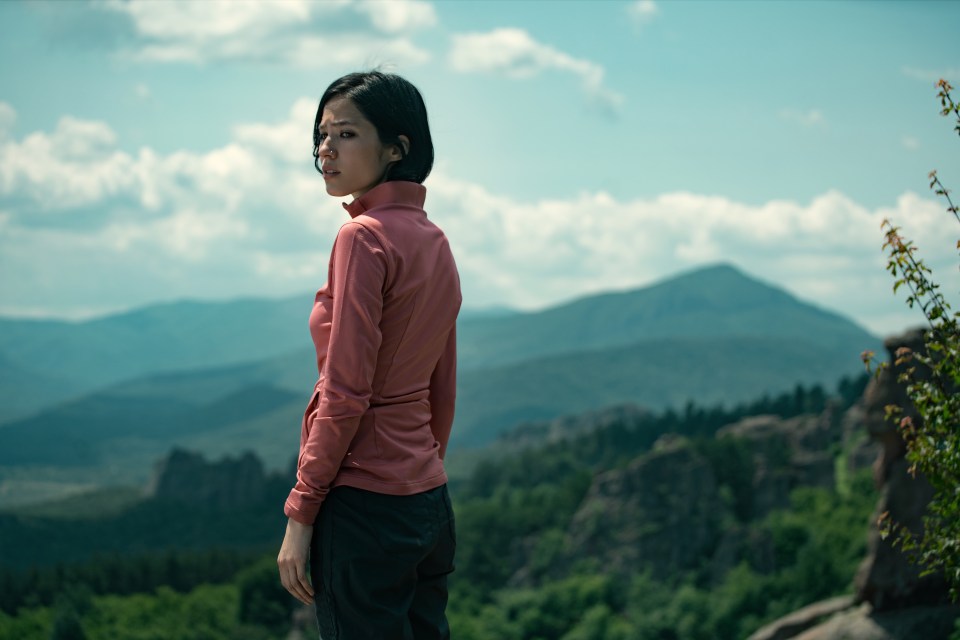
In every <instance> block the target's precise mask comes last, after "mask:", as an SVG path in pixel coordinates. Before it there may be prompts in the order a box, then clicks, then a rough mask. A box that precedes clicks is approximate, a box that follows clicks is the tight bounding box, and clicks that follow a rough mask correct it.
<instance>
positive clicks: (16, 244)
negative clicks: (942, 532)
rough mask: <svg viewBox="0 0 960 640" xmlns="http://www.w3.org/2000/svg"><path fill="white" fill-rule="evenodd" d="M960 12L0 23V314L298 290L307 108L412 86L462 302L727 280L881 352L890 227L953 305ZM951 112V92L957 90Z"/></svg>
mask: <svg viewBox="0 0 960 640" xmlns="http://www.w3.org/2000/svg"><path fill="white" fill-rule="evenodd" d="M957 24H960V3H957V2H947V1H936V2H929V3H925V2H876V3H872V2H816V1H806V2H800V1H796V2H789V1H786V0H783V1H774V2H760V1H750V2H724V1H713V2H694V1H689V0H688V1H682V2H678V1H673V2H671V1H662V2H650V1H649V0H643V1H640V2H635V1H631V2H613V1H610V2H604V1H600V2H576V1H572V0H567V1H558V2H551V1H549V0H537V1H533V2H506V1H493V0H486V1H481V2H469V1H460V0H458V1H456V2H454V1H452V0H448V1H442V2H426V1H408V2H399V1H398V2H379V1H371V2H346V1H344V2H340V1H333V0H331V1H327V2H304V1H298V0H284V1H280V2H243V1H230V2H214V1H205V2H196V3H190V2H170V3H168V2H163V1H160V0H150V1H147V2H137V1H133V2H115V1H111V0H107V1H99V2H89V3H87V2H70V3H67V2H51V3H43V2H30V3H26V2H5V3H0V57H2V58H0V59H2V60H3V64H2V66H0V314H4V315H14V316H41V317H71V318H82V317H89V316H91V315H97V314H102V313H108V312H112V311H116V310H121V309H127V308H131V307H135V306H140V305H144V304H149V303H154V302H161V301H168V300H175V299H182V298H201V299H216V300H219V299H230V298H235V297H239V296H280V295H293V294H298V293H303V294H304V295H305V298H306V299H307V300H309V292H311V291H313V290H315V289H316V288H318V287H319V286H320V285H321V284H323V281H324V279H325V275H326V263H327V256H328V253H329V249H330V246H331V243H332V240H333V237H334V235H335V233H336V230H337V228H338V226H339V224H340V223H342V222H343V220H344V219H345V214H344V212H343V211H342V209H341V208H340V206H339V203H338V202H337V201H334V200H332V199H330V198H329V197H327V196H326V195H325V193H324V191H323V183H322V181H321V180H320V179H319V176H317V175H315V172H314V170H313V166H312V163H311V157H310V145H311V137H310V127H311V124H312V118H313V113H314V110H315V105H316V101H317V99H318V97H319V95H320V94H321V93H322V91H323V89H324V88H325V87H326V85H327V84H328V83H329V82H330V81H331V80H333V79H334V78H336V77H338V76H339V75H342V74H343V73H346V72H349V71H352V70H355V69H358V68H368V67H370V66H374V65H382V66H383V67H384V68H386V69H388V70H393V71H396V72H398V73H401V74H403V75H405V76H406V77H408V78H409V79H410V80H412V81H413V82H414V83H415V84H417V85H418V86H419V87H420V89H421V91H422V92H423V94H424V96H425V99H426V101H427V105H428V108H429V110H430V117H431V123H432V127H433V132H434V139H435V144H436V151H437V164H436V167H435V170H434V173H433V175H431V177H430V178H429V179H428V181H427V187H428V191H429V195H428V200H427V210H428V212H429V214H430V216H431V217H432V218H433V219H434V220H436V221H437V222H438V223H439V224H440V225H441V226H443V227H444V229H445V230H446V231H447V233H448V235H449V236H450V238H451V242H452V244H453V246H454V250H455V252H456V255H457V259H458V263H459V265H460V269H461V275H462V279H463V285H464V294H465V302H466V304H467V305H468V306H472V307H483V306H489V305H510V306H515V307H521V308H528V309H533V308H539V307H543V306H546V305H550V304H555V303H557V302H560V301H564V300H568V299H570V298H573V297H577V296H580V295H584V294H588V293H593V292H597V291H603V290H610V289H627V288H632V287H638V286H643V285H646V284H650V283H652V282H655V281H657V280H659V279H661V278H664V277H667V276H669V275H672V274H675V273H678V272H682V271H686V270H689V269H692V268H695V267H698V266H701V265H706V264H713V263H717V262H727V263H732V264H734V265H736V266H738V267H740V268H742V269H743V270H745V271H747V272H748V273H750V274H752V275H754V276H756V277H758V278H761V279H764V280H767V281H769V282H772V283H776V284H778V285H780V286H783V287H786V288H787V289H788V290H790V291H791V292H793V293H794V294H796V295H798V296H799V297H801V298H803V299H805V300H808V301H811V302H814V303H816V304H818V305H820V306H823V307H826V308H829V309H832V310H835V311H839V312H840V313H843V314H845V315H847V316H849V317H851V318H853V319H854V320H856V321H857V322H859V323H861V324H862V325H864V326H865V327H867V328H868V329H871V330H873V331H875V332H876V333H878V334H887V333H891V332H895V331H899V330H901V329H903V328H905V327H906V326H909V325H912V324H917V323H918V321H919V320H921V318H919V316H917V314H916V313H915V312H911V311H910V310H908V309H907V308H906V306H905V305H904V303H903V300H902V297H901V298H895V297H894V296H893V295H892V293H891V285H892V281H891V279H890V277H889V276H888V275H887V274H886V273H885V271H884V268H883V267H884V258H883V254H882V252H881V250H880V245H881V243H882V235H881V231H880V222H881V220H883V219H884V218H891V219H893V220H894V221H895V222H896V223H897V224H900V225H902V226H903V227H904V228H905V230H906V231H907V233H908V235H910V236H911V237H912V238H914V239H915V240H916V242H917V244H918V246H919V247H920V249H921V251H922V255H923V256H924V257H925V258H926V259H927V261H928V262H929V263H930V264H931V265H932V266H934V268H935V270H936V273H937V275H938V277H939V279H940V280H941V281H942V282H943V284H944V289H945V291H946V292H947V293H948V295H949V296H950V297H951V298H952V299H953V300H955V301H956V302H957V303H960V295H957V294H958V292H960V276H958V270H957V262H958V260H957V253H956V239H957V237H958V236H960V226H958V225H957V223H956V221H955V220H952V219H951V218H950V217H949V216H948V215H947V214H946V213H945V211H944V205H943V203H942V202H938V201H937V200H936V199H935V197H934V196H933V194H932V193H931V192H930V191H929V190H928V188H927V174H928V172H929V171H930V170H931V169H938V171H939V173H940V176H941V178H942V179H943V180H944V182H945V183H946V184H947V185H948V186H953V187H955V188H958V189H960V162H958V157H960V153H958V152H960V139H958V138H957V136H956V133H955V132H953V131H952V126H953V124H954V123H951V122H950V121H949V120H947V119H945V118H943V117H940V116H939V115H938V104H937V101H936V99H935V94H936V90H935V89H934V82H935V81H936V80H937V79H938V78H939V77H945V78H947V79H948V80H950V81H951V82H953V83H954V84H955V85H960V46H957V45H956V42H957V40H956V25H957ZM955 97H960V94H958V95H957V96H955Z"/></svg>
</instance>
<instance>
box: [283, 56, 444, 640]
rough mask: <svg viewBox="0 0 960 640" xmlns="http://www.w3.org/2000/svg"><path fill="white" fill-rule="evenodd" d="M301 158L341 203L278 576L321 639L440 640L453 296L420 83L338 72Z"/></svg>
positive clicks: (321, 295)
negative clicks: (430, 207)
mask: <svg viewBox="0 0 960 640" xmlns="http://www.w3.org/2000/svg"><path fill="white" fill-rule="evenodd" d="M313 153H314V158H315V166H316V167H317V170H318V171H319V172H320V173H321V174H322V175H323V180H324V182H325V183H326V189H327V193H328V194H330V195H332V196H335V197H345V196H353V201H352V202H350V203H349V204H344V205H343V206H344V208H345V209H346V210H347V213H349V215H350V218H351V219H350V221H348V222H347V223H346V224H344V225H343V226H342V227H341V228H340V231H339V232H338V234H337V238H336V241H335V242H334V246H333V251H332V253H331V256H330V265H329V273H328V280H327V284H326V285H325V286H324V287H323V288H322V289H321V290H320V291H319V292H318V293H317V296H316V301H315V304H314V307H313V311H312V313H311V314H310V333H311V336H312V338H313V341H314V344H315V345H316V350H317V367H318V369H319V373H320V379H319V381H318V382H317V384H316V387H315V388H314V392H313V396H312V398H311V400H310V403H309V405H308V406H307V410H306V412H305V414H304V420H303V425H302V429H301V434H300V457H299V461H298V465H297V466H298V469H297V483H296V485H295V486H294V488H293V489H292V490H291V492H290V495H289V497H288V498H287V501H286V504H285V506H284V512H285V513H286V515H287V516H288V522H287V530H286V534H285V536H284V540H283V544H282V546H281V548H280V554H279V556H278V558H277V562H278V564H279V567H280V576H281V581H282V582H283V585H284V587H286V589H287V590H288V591H290V593H292V594H293V595H294V596H296V597H297V598H298V599H299V600H301V601H302V602H304V603H306V604H310V603H311V602H313V603H315V605H316V610H317V622H318V625H319V628H320V634H321V637H322V638H323V639H324V640H330V639H332V638H339V639H341V640H354V639H356V638H370V639H374V638H376V639H377V640H390V639H394V638H396V639H403V640H414V639H416V640H421V639H433V638H449V637H450V632H449V629H448V626H447V621H446V615H445V608H446V602H447V584H446V580H447V574H449V573H450V572H451V571H452V570H453V552H454V546H455V538H454V524H453V514H452V511H451V507H450V498H449V496H448V494H447V488H446V480H447V478H446V473H445V472H444V467H443V456H444V452H445V451H446V446H447V440H448V438H449V435H450V427H451V424H452V422H453V408H454V388H455V378H456V331H455V322H456V318H457V314H458V312H459V309H460V302H461V295H460V281H459V277H458V275H457V268H456V265H455V263H454V260H453V255H452V254H451V252H450V247H449V244H448V243H447V239H446V237H445V236H444V234H443V232H442V231H441V230H440V229H439V228H438V227H437V226H436V225H434V224H433V223H432V222H430V221H429V220H428V219H427V214H426V213H425V212H424V210H423V203H424V199H425V197H426V189H425V188H424V187H423V185H422V182H423V180H424V179H425V178H426V177H427V175H428V174H429V173H430V169H431V167H432V166H433V142H432V140H431V137H430V129H429V125H428V122H427V111H426V107H425V105H424V103H423V99H422V97H421V96H420V92H419V91H417V89H416V87H414V86H413V85H412V84H410V83H409V82H407V81H406V80H404V79H403V78H400V77H398V76H395V75H391V74H385V73H381V72H378V71H373V72H367V73H353V74H350V75H347V76H344V77H342V78H340V79H339V80H336V81H335V82H334V83H333V84H331V85H330V87H328V88H327V90H326V92H325V93H324V94H323V97H322V98H321V99H320V106H319V108H318V109H317V117H316V120H315V122H314V149H313ZM308 561H309V562H310V576H311V577H309V578H308V577H307V573H306V566H307V562H308Z"/></svg>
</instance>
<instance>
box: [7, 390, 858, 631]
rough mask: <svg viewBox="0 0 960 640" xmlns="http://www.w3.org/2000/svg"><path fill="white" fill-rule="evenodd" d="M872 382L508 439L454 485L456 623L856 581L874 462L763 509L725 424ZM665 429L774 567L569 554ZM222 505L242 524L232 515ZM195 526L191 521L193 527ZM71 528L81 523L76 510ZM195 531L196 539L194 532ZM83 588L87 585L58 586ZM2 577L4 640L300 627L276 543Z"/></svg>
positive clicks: (626, 618)
mask: <svg viewBox="0 0 960 640" xmlns="http://www.w3.org/2000/svg"><path fill="white" fill-rule="evenodd" d="M863 383H864V381H863V380H846V381H843V382H842V383H841V385H840V386H839V387H838V389H837V392H836V393H835V394H826V393H824V392H823V391H822V389H820V388H819V387H814V388H804V387H800V386H798V387H797V388H795V389H794V390H793V391H791V392H790V393H787V394H782V395H780V396H777V397H774V398H762V399H760V400H758V401H756V402H754V403H750V404H745V405H742V406H739V407H735V408H733V409H726V408H723V407H713V408H703V407H698V406H696V405H693V404H690V405H688V406H687V407H685V408H684V409H683V410H681V411H667V412H664V413H662V414H660V415H652V414H647V415H645V416H642V417H640V418H638V420H637V421H635V422H633V421H629V420H625V421H623V422H621V423H617V424H610V425H607V426H605V427H604V428H596V429H593V430H590V429H587V430H585V431H582V432H579V433H577V434H575V435H571V436H570V437H567V438H565V439H560V440H558V441H550V442H548V443H541V444H540V445H538V446H529V447H526V448H518V449H516V450H512V451H508V450H507V449H506V448H504V449H501V450H500V451H499V453H498V455H496V456H491V457H490V458H489V459H487V460H486V461H484V462H483V463H481V464H479V465H478V466H477V468H476V469H475V472H474V474H473V475H472V476H471V477H470V478H468V479H467V480H465V481H464V482H462V483H461V484H460V485H459V486H457V487H455V488H454V490H455V496H454V498H455V499H454V505H455V509H456V517H457V531H458V536H459V539H458V549H457V570H456V572H455V573H454V574H453V576H452V578H451V598H450V606H449V609H448V612H449V616H450V621H451V627H452V628H453V632H454V635H455V637H457V638H461V639H462V640H471V639H475V640H489V639H490V638H497V639H502V640H535V639H538V640H548V639H549V640H553V639H557V640H626V639H628V638H630V639H633V638H639V639H640V640H647V639H649V640H653V639H656V640H664V639H667V638H674V639H675V640H699V639H704V640H706V639H708V638H709V639H711V640H712V639H714V638H727V637H729V638H735V637H746V636H747V635H749V633H750V632H752V631H753V630H755V629H756V628H757V627H759V626H760V625H761V624H763V623H764V622H766V621H768V620H771V619H773V618H776V617H779V616H781V615H784V614H786V613H788V612H789V611H792V610H794V609H796V608H797V607H799V606H802V605H805V604H808V603H809V602H811V601H813V600H816V599H819V598H821V597H824V596H826V595H833V594H835V593H837V592H840V591H843V590H845V589H847V588H848V586H849V579H850V577H851V576H852V575H853V570H854V567H855V565H856V562H857V561H858V560H859V558H860V557H862V555H863V546H864V544H865V537H866V531H865V530H866V523H867V522H868V520H869V514H870V511H871V508H872V505H873V501H874V494H873V491H872V488H871V484H870V480H869V477H868V476H869V474H868V473H867V474H866V475H855V476H853V478H852V479H851V482H850V487H849V490H848V491H846V492H844V493H840V492H837V491H834V490H830V489H824V488H818V489H802V490H797V491H795V492H794V493H793V494H792V503H791V507H790V508H789V509H788V510H785V511H780V512H773V513H771V514H769V515H768V516H766V517H764V518H763V519H762V520H756V519H754V518H755V517H754V516H753V515H752V508H751V500H752V496H751V491H752V486H751V478H752V477H753V474H754V471H755V466H756V462H755V460H754V459H753V456H752V454H751V451H752V450H751V448H750V446H749V445H748V444H746V443H745V442H744V441H738V440H736V439H733V438H727V437H724V438H716V437H715V434H716V432H717V430H718V429H719V428H720V427H722V426H723V425H725V424H728V423H730V422H735V421H737V420H739V419H740V418H742V417H744V416H746V415H754V414H757V413H779V414H781V415H782V416H783V417H790V416H795V415H799V414H801V413H804V412H806V411H808V410H810V409H813V410H814V411H821V410H823V409H824V408H826V407H828V406H833V407H838V408H839V409H841V410H842V409H843V408H846V406H849V404H850V403H852V402H853V399H854V398H856V397H859V394H860V391H862V389H863ZM665 432H671V433H674V434H678V435H681V436H685V437H686V440H687V442H688V443H689V445H688V446H690V447H692V448H693V450H694V452H695V453H696V455H698V456H699V457H701V458H702V459H703V460H705V461H706V462H707V464H709V466H710V467H711V469H712V473H713V475H714V477H715V478H716V481H717V483H718V485H719V486H721V487H722V488H723V491H724V495H725V496H726V497H727V498H728V502H726V503H725V504H724V506H723V509H724V510H725V511H727V512H728V514H729V517H728V518H727V520H726V521H725V524H726V525H727V526H730V527H733V528H734V531H735V532H736V537H737V538H739V539H742V540H743V541H744V544H745V545H751V544H753V543H754V542H757V543H758V544H761V545H764V546H765V547H769V549H770V552H769V554H768V555H769V557H770V558H771V560H770V563H767V565H764V564H763V563H760V562H756V563H751V562H750V561H746V562H744V563H742V564H740V565H739V566H733V568H732V569H731V567H728V566H724V567H723V568H722V569H721V570H719V571H713V570H711V569H710V565H711V562H712V555H711V554H712V553H713V552H712V551H708V552H705V555H704V556H703V558H702V562H703V568H702V569H696V570H691V571H690V572H689V573H688V574H685V575H676V576H672V577H671V578H670V579H669V580H665V581H661V580H658V579H654V578H653V577H651V576H650V575H645V574H641V575H631V574H628V573H626V572H623V571H619V570H618V569H620V568H619V567H616V566H603V565H601V564H600V563H599V562H596V561H595V560H594V559H592V558H589V557H571V554H570V551H569V539H568V533H567V532H568V531H569V530H570V526H571V522H572V521H573V518H574V515H575V514H576V513H577V512H578V510H579V509H580V508H581V506H582V504H583V501H584V497H585V496H586V495H587V492H588V489H589V487H590V485H591V483H592V481H593V479H594V478H595V477H596V475H597V474H600V473H604V472H606V471H609V470H612V469H616V468H618V467H622V466H624V465H626V464H628V463H629V462H630V461H631V460H633V459H636V458H637V456H640V455H644V454H645V453H647V452H648V451H650V449H651V446H652V445H653V443H654V441H655V440H656V438H657V437H659V436H660V435H662V434H663V433H665ZM657 489H658V490H660V489H663V488H657ZM664 490H666V489H664ZM146 508H147V505H141V506H140V507H138V508H137V510H135V512H134V515H135V516H136V518H137V519H138V520H137V522H148V523H153V522H155V521H156V520H155V518H153V517H147V515H148V514H147V513H146V512H144V511H143V510H144V509H146ZM270 508H271V512H270V513H264V514H262V516H261V517H262V518H264V519H269V518H270V517H272V516H271V513H272V512H273V511H275V505H270ZM161 513H162V514H164V515H165V516H169V514H170V513H171V512H168V511H165V510H163V511H161ZM181 515H184V516H189V514H181ZM222 515H223V517H224V520H225V522H226V523H227V524H230V523H234V522H235V521H234V520H233V519H232V518H230V517H227V516H228V514H222ZM128 517H129V515H128ZM169 517H171V518H172V516H169ZM251 517H252V516H251ZM104 522H105V523H114V524H116V523H125V524H124V527H123V529H122V530H123V531H124V532H126V533H127V534H128V535H135V531H136V529H135V528H134V527H133V525H132V522H128V521H127V520H125V519H123V518H120V519H118V518H117V517H116V516H115V515H112V516H110V517H109V518H107V519H106V520H105V521H104ZM189 522H190V520H189V517H186V519H184V520H183V521H182V522H181V523H180V525H179V527H180V528H179V529H178V530H179V531H184V530H185V529H184V527H187V526H190V525H189ZM69 524H70V529H71V530H72V531H73V532H74V534H75V536H76V543H77V546H78V547H79V548H81V549H83V548H84V546H85V545H87V544H88V539H87V535H90V534H92V533H93V532H98V533H101V534H102V535H103V536H105V538H104V539H103V540H99V541H97V544H98V545H102V544H110V543H111V542H112V540H111V539H110V538H109V536H110V535H111V533H110V529H109V528H108V527H106V526H96V527H94V526H93V525H92V524H91V525H90V527H91V528H90V529H89V530H88V529H84V528H80V529H77V528H75V527H74V524H73V521H71V522H70V523H69ZM58 526H63V527H65V526H67V525H66V524H65V523H64V521H62V520H61V521H58ZM209 526H210V528H211V530H210V531H208V532H206V533H205V535H206V536H210V537H213V536H214V535H215V534H219V535H226V534H224V533H223V531H222V530H221V529H220V525H219V524H218V523H216V522H211V523H210V524H209ZM230 526H233V524H230ZM78 531H79V532H80V533H81V534H83V535H78ZM88 531H89V533H85V532H88ZM5 540H6V539H5ZM158 540H159V539H158ZM189 542H190V540H189V538H185V539H184V540H183V541H182V542H181V544H187V543H189ZM167 544H170V542H168V543H167ZM90 548H91V547H87V548H86V552H87V553H88V554H89V553H90ZM92 548H93V549H98V548H100V547H99V546H93V547H92ZM217 554H220V555H217ZM244 554H246V555H244ZM88 558H89V555H88ZM4 580H6V581H7V582H6V583H4ZM211 583H220V584H211ZM4 584H5V585H6V586H4ZM71 584H72V585H78V586H77V587H76V588H70V589H67V590H66V595H65V596H63V597H60V598H57V597H56V594H57V593H58V592H60V591H63V589H62V587H63V586H64V585H71ZM81 585H83V586H81ZM0 587H2V588H0V595H2V596H3V597H4V598H9V599H11V600H15V601H16V603H17V604H16V606H13V607H10V606H9V604H8V605H7V608H6V611H7V612H8V613H4V612H2V611H0V640H3V639H6V638H11V639H12V638H16V639H18V640H33V639H43V640H48V639H49V638H51V637H54V629H55V628H58V629H61V631H59V632H58V633H62V634H63V635H62V636H60V637H79V636H69V635H67V633H68V632H76V631H78V630H79V631H80V632H81V633H82V634H83V637H85V638H86V639H87V640H98V639H100V638H131V639H133V640H150V639H153V638H158V639H159V638H185V639H187V640H189V639H190V638H208V639H210V640H219V639H221V638H231V639H233V640H271V639H276V638H282V637H284V636H286V632H287V630H288V629H289V625H290V616H291V612H292V611H293V610H294V608H295V603H293V602H292V600H291V598H290V597H289V596H288V595H287V594H286V593H285V592H284V591H283V590H282V589H281V588H280V586H279V582H278V580H277V578H276V564H275V559H274V553H271V554H270V555H269V556H265V555H263V554H262V553H261V552H257V554H256V555H255V556H254V555H252V552H251V551H236V552H231V551H227V550H226V549H223V550H220V551H216V550H214V549H210V550H206V551H200V550H196V551H188V550H181V551H176V552H173V551H170V552H160V553H153V554H145V553H142V554H139V555H134V554H125V555H119V554H118V555H116V556H106V555H99V556H96V557H94V558H93V559H90V560H88V561H87V562H85V563H83V564H79V565H77V564H73V565H69V564H61V565H60V566H52V567H47V568H44V569H36V570H33V571H31V572H27V573H14V572H4V571H0ZM14 612H16V613H15V615H14ZM57 625H60V626H59V627H57Z"/></svg>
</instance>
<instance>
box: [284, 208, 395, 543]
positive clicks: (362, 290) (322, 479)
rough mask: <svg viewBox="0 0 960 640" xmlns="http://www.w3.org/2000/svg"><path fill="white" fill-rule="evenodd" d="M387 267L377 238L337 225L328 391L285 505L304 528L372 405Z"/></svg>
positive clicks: (326, 375) (355, 225) (331, 283)
mask: <svg viewBox="0 0 960 640" xmlns="http://www.w3.org/2000/svg"><path fill="white" fill-rule="evenodd" d="M386 269H387V263H386V254H385V253H384V251H383V248H382V247H381V246H380V243H379V242H378V241H377V239H376V238H375V237H374V235H373V234H372V233H370V232H369V231H368V230H367V229H365V228H364V227H363V225H361V224H359V223H355V222H348V223H347V224H345V225H344V226H343V227H341V228H340V232H339V233H338V234H337V240H336V242H335V243H334V247H333V253H332V255H331V257H330V275H329V282H328V284H329V287H330V295H331V298H332V313H331V330H330V341H329V346H328V348H327V357H326V361H325V362H324V366H323V389H322V392H321V395H320V399H319V403H318V405H317V413H316V417H315V418H314V422H313V424H312V425H311V427H310V432H309V434H308V436H307V441H306V442H304V443H303V446H302V447H301V451H300V460H299V463H298V465H297V467H298V468H297V483H296V485H295V486H294V488H293V490H291V492H290V495H289V496H288V497H287V502H286V505H285V506H284V512H285V513H286V514H287V516H289V517H290V518H293V519H294V520H297V521H298V522H300V523H303V524H307V525H310V524H313V522H314V520H315V519H316V516H317V513H318V512H319V510H320V505H321V503H322V502H323V499H324V497H325V496H326V494H327V492H328V491H329V489H330V485H331V484H332V483H333V480H334V478H335V477H336V475H337V472H338V471H339V469H340V465H341V463H342V462H343V459H344V458H345V457H346V455H347V451H348V448H349V446H350V443H351V442H352V440H353V437H354V435H356V433H357V428H358V427H359V425H360V418H361V417H362V416H363V414H364V413H365V412H366V410H367V407H369V405H370V395H371V393H372V385H373V375H374V372H375V371H376V366H377V353H378V352H379V350H380V341H381V334H380V319H381V315H382V313H383V283H384V280H385V278H386Z"/></svg>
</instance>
